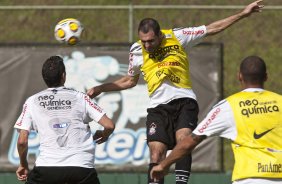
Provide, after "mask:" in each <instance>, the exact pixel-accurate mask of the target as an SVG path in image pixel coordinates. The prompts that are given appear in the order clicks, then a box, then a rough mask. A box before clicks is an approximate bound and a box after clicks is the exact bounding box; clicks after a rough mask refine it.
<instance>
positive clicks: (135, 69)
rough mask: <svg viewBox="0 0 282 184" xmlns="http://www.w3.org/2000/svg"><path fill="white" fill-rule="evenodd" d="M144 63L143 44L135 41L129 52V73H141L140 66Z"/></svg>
mask: <svg viewBox="0 0 282 184" xmlns="http://www.w3.org/2000/svg"><path fill="white" fill-rule="evenodd" d="M142 64H143V55H142V46H141V45H140V44H139V43H137V42H135V43H134V44H133V45H132V46H131V48H130V52H129V66H128V72H127V74H128V75H129V76H136V75H139V74H140V67H141V65H142Z"/></svg>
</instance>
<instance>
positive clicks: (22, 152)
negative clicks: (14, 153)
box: [17, 142, 28, 167]
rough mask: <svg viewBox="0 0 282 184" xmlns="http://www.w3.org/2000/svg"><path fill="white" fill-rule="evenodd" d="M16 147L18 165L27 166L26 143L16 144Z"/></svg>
mask: <svg viewBox="0 0 282 184" xmlns="http://www.w3.org/2000/svg"><path fill="white" fill-rule="evenodd" d="M17 148H18V153H19V158H20V165H21V166H22V167H27V166H28V163H27V158H26V157H27V150H28V144H27V142H26V143H21V144H19V143H18V145H17Z"/></svg>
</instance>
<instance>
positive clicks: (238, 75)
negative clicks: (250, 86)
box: [237, 72, 243, 82]
mask: <svg viewBox="0 0 282 184" xmlns="http://www.w3.org/2000/svg"><path fill="white" fill-rule="evenodd" d="M237 78H238V80H239V81H240V82H242V81H243V75H242V73H241V72H238V73H237Z"/></svg>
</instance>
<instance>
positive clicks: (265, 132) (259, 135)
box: [254, 128, 274, 139]
mask: <svg viewBox="0 0 282 184" xmlns="http://www.w3.org/2000/svg"><path fill="white" fill-rule="evenodd" d="M273 129H274V128H271V129H269V130H266V131H264V132H261V133H259V134H258V133H256V131H255V132H254V138H255V139H260V138H261V137H263V136H264V135H265V134H267V133H268V132H270V131H271V130H273Z"/></svg>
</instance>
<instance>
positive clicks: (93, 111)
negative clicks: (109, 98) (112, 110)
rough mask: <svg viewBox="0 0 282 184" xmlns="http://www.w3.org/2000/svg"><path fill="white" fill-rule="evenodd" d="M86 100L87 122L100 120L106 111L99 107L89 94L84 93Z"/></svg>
mask: <svg viewBox="0 0 282 184" xmlns="http://www.w3.org/2000/svg"><path fill="white" fill-rule="evenodd" d="M83 98H84V100H85V109H86V111H85V115H86V116H85V122H90V121H92V120H94V121H96V122H99V121H100V119H101V118H102V116H103V115H104V114H106V113H105V111H104V110H103V109H102V108H101V107H99V106H98V105H97V104H96V103H95V102H94V101H93V100H92V99H91V98H89V96H87V95H84V97H83Z"/></svg>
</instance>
